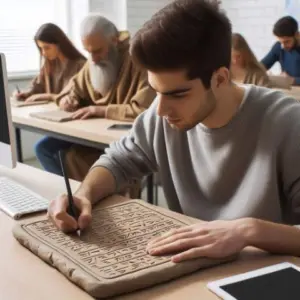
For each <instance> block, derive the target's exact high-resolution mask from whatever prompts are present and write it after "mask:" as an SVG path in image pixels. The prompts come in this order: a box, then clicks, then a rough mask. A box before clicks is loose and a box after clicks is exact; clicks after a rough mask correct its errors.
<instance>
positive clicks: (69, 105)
mask: <svg viewBox="0 0 300 300" xmlns="http://www.w3.org/2000/svg"><path fill="white" fill-rule="evenodd" d="M78 106H79V102H78V101H77V99H75V98H73V97H71V96H69V95H67V96H64V97H63V98H61V100H60V101H59V108H60V109H62V110H65V111H70V112H72V111H75V110H76V109H77V108H78Z"/></svg>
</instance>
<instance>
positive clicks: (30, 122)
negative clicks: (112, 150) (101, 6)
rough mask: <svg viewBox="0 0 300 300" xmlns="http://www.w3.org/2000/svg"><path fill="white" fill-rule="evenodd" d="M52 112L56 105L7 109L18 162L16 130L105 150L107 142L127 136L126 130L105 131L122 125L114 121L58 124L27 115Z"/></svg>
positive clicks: (91, 120)
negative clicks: (9, 112)
mask: <svg viewBox="0 0 300 300" xmlns="http://www.w3.org/2000/svg"><path fill="white" fill-rule="evenodd" d="M54 109H57V106H56V105H55V104H54V103H50V104H46V105H37V106H25V107H12V108H11V110H12V120H13V124H14V126H15V128H16V131H17V136H18V138H17V144H18V148H19V149H18V153H19V161H22V153H21V149H20V148H21V140H20V129H23V130H28V131H32V132H37V133H41V134H44V135H48V136H52V137H56V138H58V139H63V140H65V141H69V142H71V143H76V144H80V145H85V146H89V147H94V148H99V149H103V148H105V147H107V145H108V144H110V143H111V142H114V141H118V140H119V139H120V138H121V137H123V136H125V135H126V134H127V133H128V131H127V130H126V131H124V130H108V129H107V128H108V127H110V126H111V125H113V124H120V123H124V122H119V121H114V120H108V119H88V120H74V121H70V122H62V123H59V122H50V121H46V120H41V119H37V118H33V117H31V116H30V113H32V112H38V111H48V110H54Z"/></svg>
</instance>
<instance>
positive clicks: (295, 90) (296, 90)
mask: <svg viewBox="0 0 300 300" xmlns="http://www.w3.org/2000/svg"><path fill="white" fill-rule="evenodd" d="M276 90H278V91H281V92H283V93H285V94H286V95H288V96H291V97H293V98H295V99H296V100H298V101H300V87H298V86H293V87H292V88H291V89H290V90H284V89H276Z"/></svg>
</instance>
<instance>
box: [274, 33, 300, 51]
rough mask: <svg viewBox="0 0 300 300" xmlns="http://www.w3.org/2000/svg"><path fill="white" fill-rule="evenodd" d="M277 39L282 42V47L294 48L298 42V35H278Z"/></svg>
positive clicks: (285, 48) (287, 49)
mask: <svg viewBox="0 0 300 300" xmlns="http://www.w3.org/2000/svg"><path fill="white" fill-rule="evenodd" d="M277 40H278V41H279V43H280V44H281V48H282V49H284V50H286V51H290V50H292V49H293V48H294V47H295V45H296V43H297V39H296V36H283V37H277Z"/></svg>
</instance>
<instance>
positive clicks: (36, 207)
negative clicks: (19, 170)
mask: <svg viewBox="0 0 300 300" xmlns="http://www.w3.org/2000/svg"><path fill="white" fill-rule="evenodd" d="M47 208H48V200H46V199H45V198H43V197H41V196H40V195H38V194H36V193H34V192H33V191H31V190H29V189H27V188H26V187H24V186H22V185H21V184H19V183H17V182H16V181H14V180H12V179H9V178H6V177H0V209H1V210H3V211H4V212H5V213H7V214H8V215H9V216H11V217H12V218H14V219H19V218H21V217H22V216H23V215H26V214H31V213H35V212H41V211H45V210H47Z"/></svg>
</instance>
